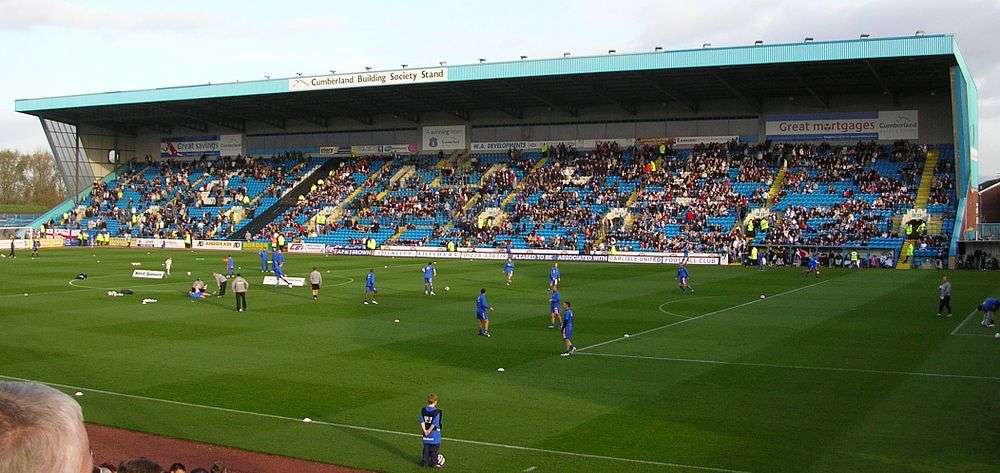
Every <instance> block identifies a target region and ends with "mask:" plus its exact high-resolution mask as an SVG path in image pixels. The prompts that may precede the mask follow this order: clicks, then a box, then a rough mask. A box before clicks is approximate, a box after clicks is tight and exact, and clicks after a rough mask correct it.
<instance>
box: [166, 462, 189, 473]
mask: <svg viewBox="0 0 1000 473" xmlns="http://www.w3.org/2000/svg"><path fill="white" fill-rule="evenodd" d="M167 473H187V467H186V466H184V464H183V463H174V464H173V465H170V470H168V471H167Z"/></svg>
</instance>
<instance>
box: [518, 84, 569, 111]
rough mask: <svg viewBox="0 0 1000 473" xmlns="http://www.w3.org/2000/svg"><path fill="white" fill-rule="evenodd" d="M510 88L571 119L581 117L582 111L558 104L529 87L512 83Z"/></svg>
mask: <svg viewBox="0 0 1000 473" xmlns="http://www.w3.org/2000/svg"><path fill="white" fill-rule="evenodd" d="M510 87H511V88H513V89H514V90H515V91H517V93H519V94H521V95H525V96H527V97H529V98H531V99H534V100H535V101H537V102H541V103H542V104H544V105H545V106H547V107H549V108H552V109H555V110H559V111H561V112H563V113H565V114H567V115H569V116H571V117H578V116H580V111H579V110H577V109H576V108H573V107H571V106H568V105H563V104H561V103H559V102H557V101H556V100H554V99H552V98H551V97H548V96H545V95H544V94H541V93H538V92H536V91H533V90H529V89H528V88H527V87H525V86H523V85H520V84H516V83H512V84H510Z"/></svg>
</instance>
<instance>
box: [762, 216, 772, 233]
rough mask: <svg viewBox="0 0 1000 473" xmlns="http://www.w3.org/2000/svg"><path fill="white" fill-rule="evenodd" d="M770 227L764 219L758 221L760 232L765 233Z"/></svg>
mask: <svg viewBox="0 0 1000 473" xmlns="http://www.w3.org/2000/svg"><path fill="white" fill-rule="evenodd" d="M770 226H771V224H770V223H768V221H767V219H766V218H762V219H760V231H762V232H766V231H767V229H768V228H769V227H770Z"/></svg>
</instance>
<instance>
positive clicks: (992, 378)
mask: <svg viewBox="0 0 1000 473" xmlns="http://www.w3.org/2000/svg"><path fill="white" fill-rule="evenodd" d="M577 354H578V355H585V356H600V357H607V358H627V359H633V360H655V361H672V362H677V363H703V364H709V365H732V366H750V367H756V368H780V369H791V370H811V371H836V372H841V373H865V374H880V375H885V374H889V375H900V376H924V377H929V378H955V379H974V380H982V381H1000V377H996V376H977V375H969V374H952V373H931V372H926V371H898V370H875V369H865V368H840V367H836V366H808V365H782V364H775V363H753V362H749V361H722V360H700V359H697V358H672V357H668V356H646V355H619V354H614V353H579V350H578V353H577Z"/></svg>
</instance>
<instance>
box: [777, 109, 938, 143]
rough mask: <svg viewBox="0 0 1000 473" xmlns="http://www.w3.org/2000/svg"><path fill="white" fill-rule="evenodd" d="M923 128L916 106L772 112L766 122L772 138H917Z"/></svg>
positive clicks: (783, 139)
mask: <svg viewBox="0 0 1000 473" xmlns="http://www.w3.org/2000/svg"><path fill="white" fill-rule="evenodd" d="M919 128H920V127H919V120H918V115H917V111H916V110H895V111H883V112H849V113H824V114H808V115H769V116H768V117H767V125H766V131H767V138H768V139H769V140H772V141H802V140H814V141H818V140H823V141H826V140H915V139H917V137H918V132H919Z"/></svg>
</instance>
